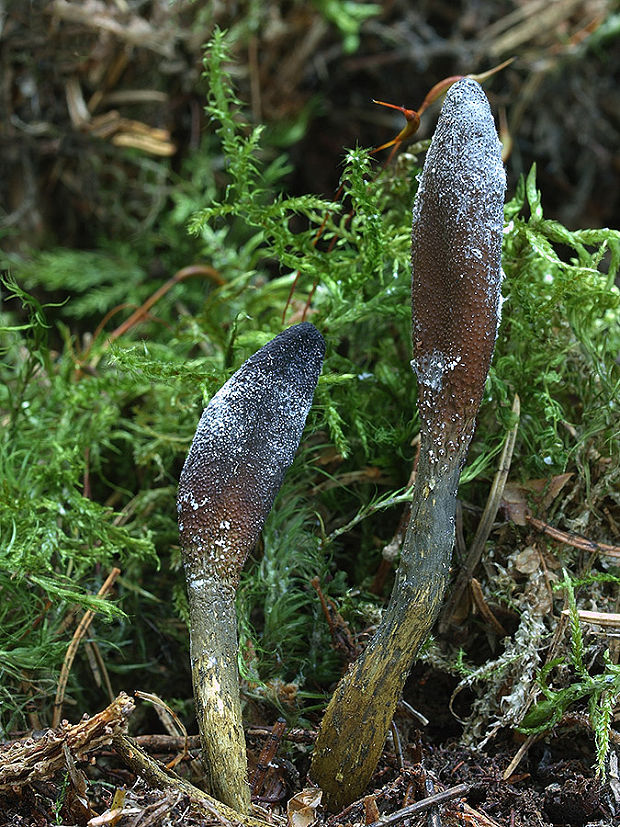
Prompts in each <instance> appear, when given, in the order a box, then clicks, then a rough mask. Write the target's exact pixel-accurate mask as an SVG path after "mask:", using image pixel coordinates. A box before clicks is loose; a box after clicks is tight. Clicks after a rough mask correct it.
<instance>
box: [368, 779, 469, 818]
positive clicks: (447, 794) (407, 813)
mask: <svg viewBox="0 0 620 827" xmlns="http://www.w3.org/2000/svg"><path fill="white" fill-rule="evenodd" d="M469 788H470V785H469V784H458V785H457V786H456V787H451V788H450V789H449V790H443V791H442V792H440V793H435V795H429V796H428V798H424V799H422V801H416V802H415V804H410V805H409V806H408V807H403V808H402V810H397V811H396V812H395V813H390V815H387V816H381V818H379V819H377V821H375V822H373V824H371V825H370V826H369V827H388V825H392V824H400V823H401V821H405V819H407V818H410V817H411V816H413V815H417V814H418V813H423V812H425V811H426V810H428V809H430V808H431V807H436V806H438V805H439V804H445V803H446V802H447V801H453V800H454V799H455V798H461V797H462V796H464V795H466V794H467V792H468V791H469Z"/></svg>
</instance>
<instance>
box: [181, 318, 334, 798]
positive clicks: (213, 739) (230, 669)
mask: <svg viewBox="0 0 620 827" xmlns="http://www.w3.org/2000/svg"><path fill="white" fill-rule="evenodd" d="M324 352H325V344H324V342H323V338H322V336H321V334H320V333H319V332H318V330H316V328H315V327H314V326H313V325H311V324H308V323H303V324H300V325H296V326H294V327H291V328H289V329H288V330H285V331H284V332H283V333H280V334H279V335H278V336H276V337H275V338H274V339H273V340H272V341H270V342H268V343H267V344H266V345H265V346H264V347H262V348H261V349H260V350H259V351H257V353H255V354H254V355H253V356H251V357H250V358H249V359H248V360H247V361H246V362H245V363H244V364H243V365H242V366H241V368H239V370H238V371H237V372H236V373H235V374H234V376H232V377H231V378H230V379H229V380H228V381H227V382H226V384H225V385H223V386H222V388H220V390H219V391H218V392H217V393H216V394H215V395H214V396H213V398H212V399H211V401H210V402H209V405H208V406H207V407H206V408H205V410H204V412H203V414H202V417H201V419H200V422H199V424H198V428H197V430H196V435H195V437H194V440H193V442H192V446H191V448H190V451H189V454H188V456H187V459H186V461H185V465H184V467H183V471H182V473H181V478H180V481H179V492H178V499H177V508H178V516H179V534H180V541H181V550H182V553H183V563H184V568H185V576H186V581H187V595H188V603H189V615H190V654H191V664H192V677H193V683H194V699H195V703H196V717H197V719H198V726H199V730H200V735H201V743H202V757H203V763H204V765H205V771H206V778H207V786H208V788H209V792H211V793H212V794H213V795H214V796H215V797H217V798H219V799H220V800H221V801H223V802H224V803H225V804H227V805H228V806H230V807H233V808H234V809H236V810H238V811H240V812H245V811H247V810H248V808H249V804H250V798H249V788H248V784H247V778H246V774H247V768H246V757H245V739H244V734H243V728H242V719H241V708H240V699H239V674H238V668H237V655H238V651H237V648H238V647H237V624H236V614H235V593H236V589H237V585H238V581H239V575H240V572H241V569H242V567H243V565H244V563H245V560H246V557H247V555H248V553H249V552H250V551H251V549H252V548H253V546H254V545H255V543H256V541H257V539H258V536H259V534H260V532H261V529H262V527H263V524H264V521H265V518H266V517H267V515H268V513H269V511H270V510H271V506H272V504H273V500H274V498H275V496H276V494H277V493H278V490H279V488H280V485H281V483H282V480H283V478H284V475H285V473H286V470H287V468H288V467H289V465H290V464H291V463H292V461H293V458H294V456H295V452H296V450H297V447H298V445H299V440H300V438H301V434H302V431H303V428H304V424H305V421H306V417H307V414H308V411H309V409H310V406H311V404H312V397H313V394H314V389H315V387H316V383H317V381H318V377H319V373H320V371H321V365H322V361H323V355H324Z"/></svg>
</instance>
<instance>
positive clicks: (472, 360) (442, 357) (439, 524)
mask: <svg viewBox="0 0 620 827" xmlns="http://www.w3.org/2000/svg"><path fill="white" fill-rule="evenodd" d="M504 190H505V174H504V169H503V166H502V162H501V152H500V143H499V140H498V138H497V134H496V131H495V126H494V123H493V117H492V115H491V111H490V108H489V104H488V102H487V99H486V96H485V95H484V92H483V91H482V89H481V87H480V86H479V85H478V84H477V83H476V82H475V81H473V80H469V79H463V80H461V81H459V82H457V83H456V84H454V85H453V86H452V87H451V88H450V90H449V91H448V93H447V95H446V99H445V102H444V105H443V108H442V111H441V115H440V118H439V123H438V125H437V129H436V132H435V135H434V136H433V140H432V143H431V146H430V149H429V151H428V153H427V156H426V161H425V164H424V169H423V172H422V175H421V178H420V186H419V190H418V194H417V196H416V201H415V205H414V210H413V231H412V263H413V278H412V321H413V330H412V339H413V356H414V358H413V361H412V367H413V369H414V371H415V373H416V375H417V378H418V409H419V413H420V431H421V450H420V461H419V464H418V472H417V477H416V483H415V487H414V491H413V496H412V507H411V518H410V523H409V526H408V530H407V534H406V536H405V540H404V543H403V548H402V551H401V560H400V564H399V568H398V571H397V574H396V579H395V583H394V588H393V590H392V595H391V598H390V602H389V605H388V607H387V608H386V610H385V612H384V615H383V618H382V620H381V623H380V624H379V627H378V629H377V632H376V634H375V635H374V637H373V638H372V640H371V641H370V643H369V644H368V646H367V648H366V649H365V651H364V652H363V653H362V654H361V655H360V657H359V658H358V659H357V661H355V663H354V664H353V665H352V666H351V668H350V669H349V671H348V672H347V674H346V675H345V676H344V677H343V678H342V679H341V681H340V683H339V684H338V686H337V687H336V690H335V692H334V695H333V697H332V699H331V701H330V703H329V705H328V708H327V711H326V713H325V716H324V718H323V721H322V722H321V728H320V731H319V736H318V738H317V742H316V746H315V751H314V754H313V759H312V767H311V775H312V778H313V779H314V781H316V782H317V783H318V784H319V786H320V787H322V788H323V790H324V791H325V797H324V802H325V804H326V805H327V807H328V808H329V809H330V810H335V811H337V810H338V809H340V808H341V807H344V806H346V805H347V804H348V803H350V802H351V801H353V800H355V799H356V798H358V797H359V796H360V795H362V794H363V792H364V790H365V788H366V786H367V784H368V782H369V780H370V778H371V776H372V773H373V772H374V770H375V768H376V765H377V762H378V760H379V757H380V755H381V750H382V749H383V744H384V742H385V738H386V736H387V733H388V731H389V727H390V723H391V721H392V717H393V715H394V710H395V708H396V704H397V702H398V700H399V698H400V696H401V694H402V690H403V686H404V684H405V680H406V679H407V675H408V674H409V671H410V669H411V665H412V663H413V661H414V659H415V657H416V654H417V652H418V650H419V648H420V646H421V644H422V643H423V642H424V640H425V639H426V637H427V635H428V633H429V631H430V629H431V627H432V625H433V623H434V621H435V619H436V617H437V614H438V611H439V608H440V606H441V601H442V598H443V595H444V592H445V588H446V585H447V582H448V576H449V571H450V559H451V555H452V546H453V543H454V515H455V508H456V492H457V488H458V482H459V476H460V472H461V468H462V465H463V462H464V461H465V456H466V454H467V448H468V446H469V442H470V440H471V437H472V434H473V430H474V425H475V418H476V414H477V411H478V407H479V405H480V401H481V399H482V394H483V391H484V384H485V380H486V376H487V372H488V369H489V365H490V361H491V356H492V354H493V347H494V344H495V338H496V333H497V326H498V320H499V301H500V283H501V263H500V262H501V242H502V229H503V201H504Z"/></svg>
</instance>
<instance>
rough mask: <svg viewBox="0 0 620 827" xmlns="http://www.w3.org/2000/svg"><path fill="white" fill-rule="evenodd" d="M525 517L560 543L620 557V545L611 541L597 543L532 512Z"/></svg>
mask: <svg viewBox="0 0 620 827" xmlns="http://www.w3.org/2000/svg"><path fill="white" fill-rule="evenodd" d="M525 519H526V520H527V521H528V523H529V524H530V525H531V526H533V527H534V528H537V529H538V530H539V531H542V532H543V534H546V535H547V537H551V538H552V539H553V540H558V541H559V542H560V543H565V544H566V545H567V546H572V547H573V548H578V549H579V550H580V551H589V552H590V553H592V554H604V555H606V556H607V557H616V558H618V559H620V546H612V545H610V544H609V543H597V542H596V541H595V540H589V539H588V538H587V537H582V536H581V535H580V534H574V533H573V532H572V531H562V530H561V529H559V528H555V527H554V526H552V525H549V523H546V522H544V520H539V519H538V518H537V517H533V516H532V515H531V514H526V515H525Z"/></svg>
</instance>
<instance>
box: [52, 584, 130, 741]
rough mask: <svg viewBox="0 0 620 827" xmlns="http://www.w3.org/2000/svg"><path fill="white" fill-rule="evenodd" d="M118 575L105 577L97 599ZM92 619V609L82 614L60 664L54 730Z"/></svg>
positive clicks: (53, 722)
mask: <svg viewBox="0 0 620 827" xmlns="http://www.w3.org/2000/svg"><path fill="white" fill-rule="evenodd" d="M120 573H121V570H120V569H117V568H113V569H112V571H111V572H110V574H109V575H108V576H107V578H106V581H105V583H104V584H103V586H102V587H101V588H100V589H99V591H98V592H97V597H101V598H105V597H107V595H108V594H109V592H110V590H111V589H112V586H113V585H114V582H115V580H116V578H117V577H118V576H119V574H120ZM94 617H95V612H94V611H93V610H92V609H88V610H87V611H86V612H84V615H83V616H82V619H81V620H80V622H79V624H78V627H77V629H76V630H75V632H74V633H73V638H72V639H71V643H70V644H69V648H68V649H67V654H66V655H65V659H64V661H63V664H62V669H61V670H60V677H59V678H58V688H57V690H56V697H55V699H54V715H53V718H52V727H54V728H56V727H57V726H58V724H59V723H60V716H61V714H62V704H63V700H64V697H65V689H66V688H67V681H68V680H69V673H70V672H71V667H72V665H73V661H74V660H75V656H76V654H77V650H78V647H79V645H80V641H81V640H82V638H83V637H84V635H85V634H86V632H87V630H88V627H89V626H90V624H91V623H92V621H93V618H94Z"/></svg>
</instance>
